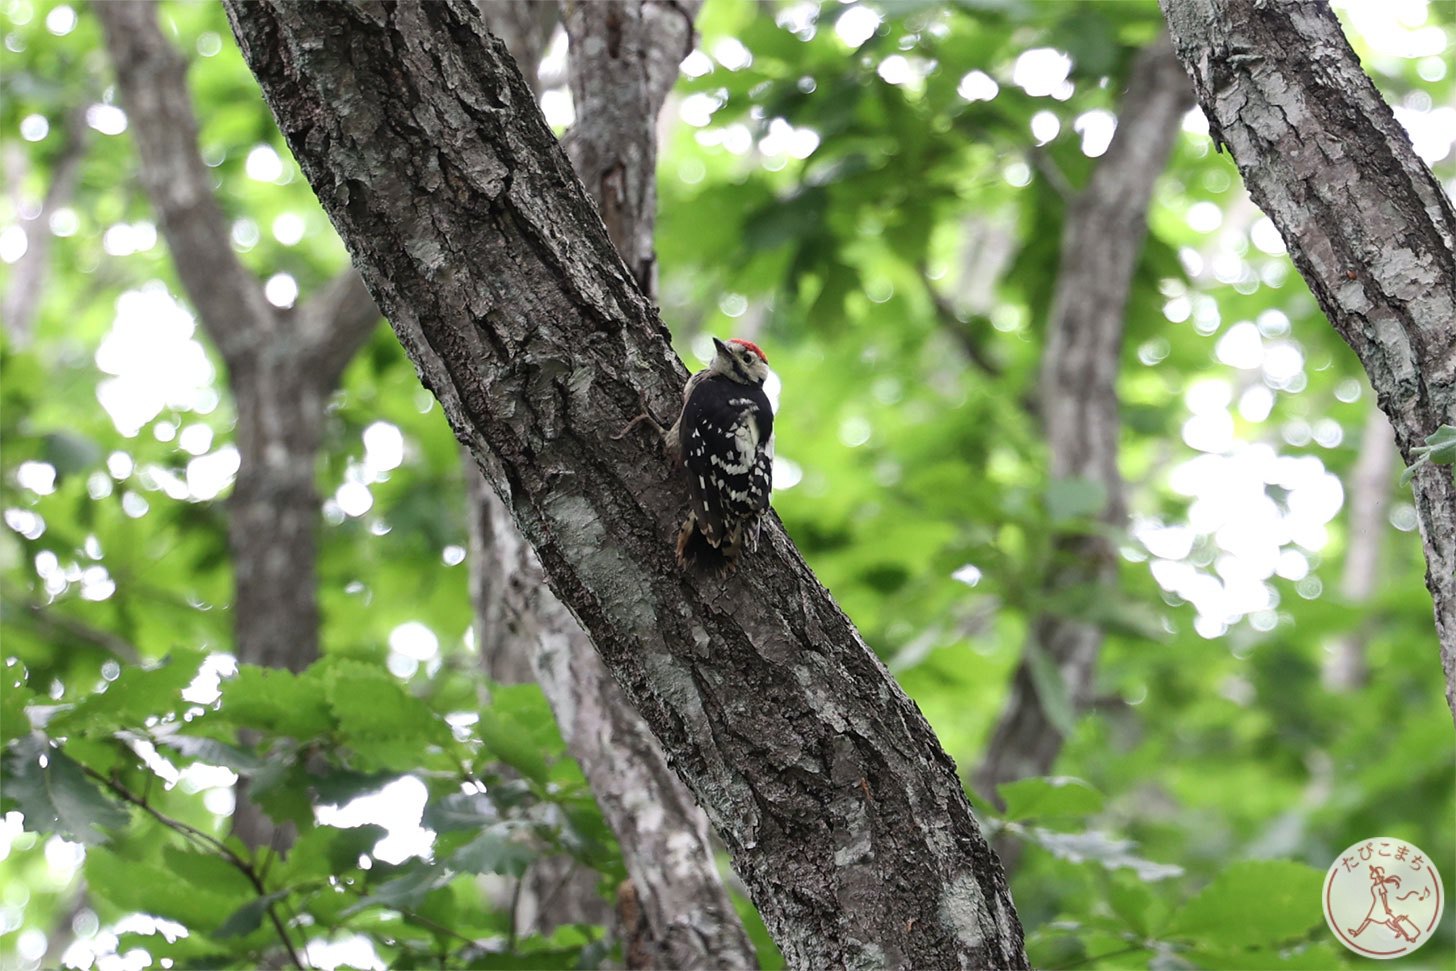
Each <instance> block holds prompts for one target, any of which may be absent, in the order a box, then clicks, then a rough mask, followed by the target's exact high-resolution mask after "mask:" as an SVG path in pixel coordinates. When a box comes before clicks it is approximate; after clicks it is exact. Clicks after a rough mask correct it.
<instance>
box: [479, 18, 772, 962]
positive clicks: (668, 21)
mask: <svg viewBox="0 0 1456 971" xmlns="http://www.w3.org/2000/svg"><path fill="white" fill-rule="evenodd" d="M513 6H517V5H516V4H514V3H510V4H505V5H498V4H484V5H482V6H481V7H480V9H481V13H482V15H483V16H484V17H485V22H486V25H487V26H488V27H489V28H490V29H491V30H492V32H497V31H496V26H497V22H498V17H497V15H498V14H509V13H510V9H509V8H511V7H513ZM525 6H531V7H535V8H536V12H539V10H540V8H542V7H546V8H549V7H551V6H552V5H550V4H525ZM587 6H589V7H590V10H589V11H588V12H586V13H583V12H582V11H581V10H580V8H576V9H573V11H572V12H573V16H574V18H575V21H576V26H575V28H574V30H575V33H573V35H572V48H571V59H570V68H569V70H570V79H571V85H572V88H573V90H579V91H582V92H586V93H587V96H586V97H585V98H583V99H578V100H577V102H576V122H575V124H574V125H573V126H572V128H571V132H570V135H569V136H568V138H567V150H568V154H570V156H571V160H572V164H573V166H574V167H575V168H576V170H577V172H578V173H582V172H584V171H598V172H600V171H610V172H613V173H616V175H617V176H618V178H584V179H583V183H584V185H585V188H586V189H587V192H588V194H590V195H591V196H592V197H593V200H594V201H595V202H596V203H597V205H598V206H599V207H600V208H605V207H606V205H607V203H608V201H609V194H610V193H614V192H615V191H617V190H618V189H620V188H622V187H623V185H624V184H630V185H634V186H638V187H639V188H640V187H641V186H642V184H643V183H644V182H645V184H646V185H647V186H648V187H649V189H648V194H647V195H646V196H645V197H639V198H640V200H641V202H642V204H641V205H638V206H636V207H634V208H631V209H628V208H624V207H621V206H620V205H618V206H617V208H616V209H615V210H614V212H615V214H616V217H617V219H618V220H619V222H618V231H619V233H620V240H618V242H619V246H618V252H619V253H621V254H622V256H623V259H624V260H625V259H629V258H631V256H632V255H633V254H638V255H642V254H645V259H644V260H642V262H641V263H640V266H641V267H642V268H643V269H644V273H643V274H642V276H643V278H645V279H646V280H647V281H649V282H650V281H651V278H652V274H651V272H650V269H651V266H652V258H651V254H652V250H651V247H652V229H653V225H654V223H655V222H656V219H655V217H656V212H655V205H654V204H653V202H652V195H651V189H650V187H651V185H652V182H653V179H654V171H653V170H654V167H655V159H656V154H657V153H656V145H657V134H656V126H655V124H653V122H654V121H655V120H656V117H657V113H658V111H659V110H660V109H661V107H662V104H663V102H664V101H665V100H666V98H667V95H668V92H669V91H670V90H671V87H672V83H673V81H674V79H675V78H676V74H677V65H678V63H679V62H680V61H681V60H682V58H683V57H684V56H686V54H687V52H688V50H689V49H690V47H691V38H692V29H691V28H692V25H691V20H690V17H691V16H692V14H693V13H694V12H695V10H696V7H697V4H696V3H695V2H692V0H684V2H683V3H682V4H681V5H674V7H673V8H672V10H671V11H670V13H671V16H668V17H662V16H654V11H657V12H659V13H660V12H661V11H659V10H658V8H660V7H663V6H665V4H662V3H658V2H648V3H643V2H642V0H605V2H597V3H593V4H590V5H587ZM499 19H500V20H501V21H502V22H504V24H505V26H506V28H507V32H506V34H504V35H502V39H503V40H505V41H506V44H507V47H508V49H509V50H511V52H512V56H513V57H514V58H515V60H516V63H517V66H521V67H523V69H524V70H525V71H526V72H527V75H528V77H529V76H530V75H531V74H533V73H534V64H535V61H533V60H530V58H532V57H533V56H535V55H534V53H533V52H534V51H538V50H539V48H540V45H539V44H535V45H534V46H533V45H532V44H531V43H530V42H529V39H527V40H522V39H521V35H520V32H519V31H516V35H517V40H516V42H515V43H512V41H511V37H510V32H511V30H512V29H513V28H512V25H513V24H514V23H515V22H516V21H518V20H519V15H518V14H517V15H516V16H502V17H500V18H499ZM588 20H594V21H602V20H604V21H605V23H603V24H601V26H602V27H603V28H605V27H607V26H611V25H613V24H615V25H616V26H615V29H616V30H617V31H618V34H617V36H616V38H615V40H614V42H613V43H611V44H604V43H598V44H596V45H590V44H589V43H588V41H587V39H586V38H585V37H583V36H582V34H581V26H582V23H583V22H585V21H588ZM535 23H536V24H537V25H538V26H539V24H540V21H536V22H535ZM497 33H499V32H497ZM588 36H590V35H589V34H588ZM598 36H606V35H605V34H604V33H603V34H598ZM587 47H591V48H592V49H591V52H590V55H588V54H587V51H586V50H585V48H587ZM523 57H525V58H527V60H522V58H523ZM662 64H666V65H667V66H668V67H670V68H671V70H670V71H660V70H653V67H654V66H655V65H662ZM634 115H635V117H636V122H637V123H635V124H631V123H625V122H626V121H628V120H630V119H631V118H632V117H633V116H634ZM643 122H645V124H644V123H643ZM588 157H589V158H590V159H591V160H592V161H591V165H592V166H596V169H592V168H590V167H588V165H587V162H586V160H587V158H588ZM612 198H615V197H612ZM618 201H620V200H618ZM644 246H645V249H644ZM624 247H625V248H624ZM648 292H649V294H650V291H648ZM469 464H470V468H469V469H468V471H467V475H468V476H469V477H470V481H471V483H472V485H471V510H470V523H471V540H472V542H471V566H472V571H473V575H472V589H473V591H474V599H475V611H476V618H477V623H476V629H477V632H478V635H479V636H478V641H477V643H479V644H480V648H481V658H482V660H483V661H484V662H485V664H486V666H487V671H488V672H489V673H490V674H491V676H492V677H495V678H497V679H500V680H503V681H523V680H527V679H532V678H534V679H535V680H536V681H537V682H538V683H539V684H540V685H541V689H542V691H543V692H544V693H545V695H546V698H547V699H548V700H549V701H550V703H551V708H552V711H553V712H554V713H555V715H556V720H557V724H558V725H559V726H560V729H561V735H562V738H563V739H565V741H566V746H567V750H568V751H569V752H570V753H571V754H572V757H574V758H575V759H576V760H577V762H578V763H580V765H581V767H582V771H583V772H584V773H585V775H586V777H587V781H588V782H589V783H590V784H591V789H592V793H593V794H594V795H595V796H596V801H597V805H598V806H600V807H601V810H602V815H603V816H604V817H605V819H606V820H607V823H608V825H610V826H611V828H612V831H613V833H615V835H616V837H617V842H618V844H620V846H621V848H622V858H623V860H624V861H625V863H626V867H627V872H628V875H629V878H630V879H629V881H628V882H627V883H626V884H624V885H623V887H622V888H621V892H620V893H619V906H618V915H617V916H618V917H619V925H620V927H619V930H620V931H621V932H622V937H623V940H622V947H623V954H624V957H625V961H626V965H627V967H629V968H679V969H690V968H747V967H754V966H755V965H756V957H755V955H754V951H753V945H752V944H751V943H750V941H749V939H748V935H747V934H746V933H745V932H744V930H743V925H742V923H741V922H740V921H739V919H738V915H737V914H736V913H735V912H734V910H733V904H732V901H731V900H730V899H729V897H728V893H727V891H726V890H725V889H724V887H723V882H722V880H721V879H720V878H719V876H718V869H717V864H716V860H715V859H714V853H713V849H712V845H711V844H710V842H709V841H708V826H707V819H706V817H704V815H703V812H702V810H700V809H699V808H698V807H697V804H696V803H695V802H694V801H693V797H692V796H691V794H689V793H688V791H687V790H686V788H684V786H683V784H682V782H681V780H679V779H678V778H677V776H676V775H675V774H674V773H673V771H672V767H671V766H669V765H668V764H667V759H666V758H665V756H664V755H663V754H662V749H661V748H660V747H659V746H658V744H657V740H656V739H655V738H654V737H653V735H652V732H651V730H650V729H649V728H648V727H647V725H646V723H645V722H643V720H642V716H640V715H639V714H637V712H636V710H635V709H634V708H633V707H632V705H631V703H630V702H628V701H627V699H626V698H625V697H624V696H623V694H622V690H621V688H619V687H617V683H616V682H615V681H613V680H612V677H611V675H610V674H608V673H607V670H606V668H605V667H604V666H603V664H602V660H601V658H600V657H598V655H597V652H596V649H595V648H594V647H593V646H592V643H591V640H590V639H589V638H588V637H587V635H586V632H585V631H583V630H582V629H581V625H580V624H578V623H577V622H576V618H574V617H572V616H571V613H570V612H569V611H568V610H567V609H566V608H565V607H563V606H562V605H561V601H560V600H558V599H557V598H556V597H555V596H554V595H553V594H552V593H551V591H550V589H549V588H548V587H547V585H546V579H545V577H544V576H543V574H542V571H541V564H540V563H539V562H538V561H537V559H536V554H535V553H534V552H533V551H532V550H531V548H530V545H529V544H527V543H525V542H524V541H523V540H522V539H521V536H520V533H519V532H518V531H517V529H516V526H515V523H514V522H512V521H511V518H510V513H509V512H507V511H506V508H505V506H504V505H503V504H502V503H501V501H500V499H499V498H497V497H496V495H495V493H494V492H493V491H492V490H491V488H490V485H489V484H488V483H486V482H485V480H484V479H483V478H482V477H481V475H480V473H479V471H478V470H477V469H476V468H475V460H474V458H470V459H469ZM543 862H544V861H543ZM536 869H537V868H536V867H533V868H532V872H531V874H530V876H531V878H532V880H533V883H535V884H536V885H537V886H538V887H539V886H541V885H545V884H546V879H545V878H547V877H548V876H549V877H550V878H551V882H550V884H549V885H550V886H552V887H553V888H554V887H559V886H560V885H561V882H562V879H563V875H561V874H557V873H552V874H549V875H548V874H546V873H544V872H543V873H541V874H537V873H536ZM578 891H580V892H578ZM567 893H572V894H573V896H572V897H571V899H565V900H564V899H563V898H564V897H565V895H566V894H567ZM552 899H553V901H554V903H553V905H552V907H551V911H552V912H551V913H548V914H543V915H541V916H542V917H544V918H546V919H547V921H548V922H549V923H552V924H556V923H564V922H572V921H576V922H582V921H585V922H588V923H603V922H604V921H603V919H602V917H600V916H595V917H592V916H589V915H590V914H591V913H592V911H593V908H597V909H600V908H601V907H602V906H603V901H602V900H601V897H600V895H599V894H598V893H597V887H596V876H595V874H593V873H586V872H583V873H580V874H578V875H577V877H575V878H571V880H570V883H569V884H568V886H567V889H565V890H559V891H557V892H555V893H554V894H553V896H552Z"/></svg>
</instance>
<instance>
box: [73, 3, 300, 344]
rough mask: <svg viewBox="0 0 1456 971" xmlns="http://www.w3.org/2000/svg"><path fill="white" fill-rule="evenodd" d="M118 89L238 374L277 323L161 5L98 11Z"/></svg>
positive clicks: (192, 285) (188, 277)
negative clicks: (238, 247)
mask: <svg viewBox="0 0 1456 971" xmlns="http://www.w3.org/2000/svg"><path fill="white" fill-rule="evenodd" d="M91 9H92V11H93V12H94V13H95V15H96V17H97V18H98V19H99V20H100V21H101V26H102V28H103V29H104V31H105V34H106V46H107V48H108V50H110V52H111V61H112V64H113V66H114V67H115V69H116V81H117V86H118V88H119V90H120V92H121V98H122V103H123V105H124V107H125V108H126V112H127V117H128V119H129V121H130V127H131V132H132V139H133V140H134V141H135V142H136V146H137V151H138V153H139V154H140V155H141V162H142V164H141V170H140V174H141V181H142V185H143V186H144V187H145V188H146V190H147V195H148V197H150V198H151V200H152V205H153V207H154V208H155V209H156V210H157V216H158V218H159V221H160V223H161V229H162V234H163V235H164V236H165V237H166V239H167V246H168V248H169V249H170V250H171V253H172V262H173V264H174V265H175V266H176V267H177V276H178V277H179V278H180V279H181V281H182V285H183V286H184V287H185V288H186V289H187V296H188V298H189V299H190V300H191V301H192V305H193V306H194V307H196V308H197V313H198V317H199V319H200V322H201V324H202V327H203V329H204V330H205V331H206V332H207V335H208V337H210V338H212V341H213V343H214V344H216V345H217V348H218V351H219V352H220V353H221V354H222V356H223V359H224V360H225V361H227V363H228V367H229V369H233V368H235V367H237V366H238V364H239V361H240V360H241V359H242V358H243V357H244V356H249V355H253V354H256V353H257V352H258V351H259V350H260V348H261V345H263V344H264V343H265V342H266V340H267V339H268V335H269V334H270V333H271V332H273V331H274V330H276V327H277V315H276V314H275V313H274V311H273V307H272V305H270V304H269V303H268V301H267V300H266V299H265V298H264V296H263V288H262V287H261V286H259V285H258V281H257V279H256V278H255V277H254V276H253V274H252V273H250V272H248V269H247V267H245V266H243V263H242V261H241V260H239V259H238V255H237V254H236V253H235V252H233V248H232V246H231V244H230V243H229V239H230V238H231V233H230V232H229V228H228V223H227V219H226V218H225V217H224V216H223V212H222V209H221V208H219V206H218V204H217V199H216V197H215V196H214V195H213V191H212V178H211V176H210V174H209V173H208V169H207V165H206V163H204V162H203V161H202V156H201V154H200V153H199V152H198V150H197V119H196V116H195V115H194V114H193V111H192V100H191V96H190V95H189V94H188V91H187V62H186V60H184V59H183V57H182V55H181V54H180V53H178V51H177V49H176V48H175V47H174V46H173V45H172V44H171V42H170V41H168V40H167V38H165V37H164V36H162V32H161V31H160V30H158V29H157V17H156V9H155V5H154V4H153V3H152V2H151V0H138V2H133V3H98V4H95V5H93V6H92V8H91Z"/></svg>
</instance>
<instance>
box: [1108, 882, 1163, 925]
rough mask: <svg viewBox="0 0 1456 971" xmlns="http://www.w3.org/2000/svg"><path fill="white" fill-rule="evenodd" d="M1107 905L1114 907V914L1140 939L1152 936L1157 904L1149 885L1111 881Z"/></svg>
mask: <svg viewBox="0 0 1456 971" xmlns="http://www.w3.org/2000/svg"><path fill="white" fill-rule="evenodd" d="M1107 903H1108V904H1109V905H1110V906H1111V907H1112V912H1113V913H1115V914H1116V915H1117V916H1118V917H1120V918H1122V920H1123V922H1124V923H1126V924H1127V926H1128V927H1129V928H1130V929H1131V930H1132V931H1133V932H1134V933H1135V934H1137V935H1138V936H1139V937H1149V936H1151V935H1152V933H1153V920H1152V916H1153V910H1154V906H1155V904H1154V900H1153V895H1152V893H1151V891H1149V890H1148V885H1147V884H1145V883H1143V882H1142V881H1141V880H1129V879H1112V880H1109V881H1108V886H1107Z"/></svg>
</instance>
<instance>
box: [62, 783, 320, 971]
mask: <svg viewBox="0 0 1456 971" xmlns="http://www.w3.org/2000/svg"><path fill="white" fill-rule="evenodd" d="M78 764H79V763H78ZM81 771H83V772H85V773H86V775H88V776H90V777H91V778H92V779H94V780H95V781H97V782H99V783H101V784H102V785H103V786H105V787H106V788H107V789H109V790H110V791H111V792H113V793H115V794H116V795H117V796H118V797H119V798H121V799H123V800H125V801H126V802H129V803H131V804H132V805H134V806H136V807H138V808H140V809H141V810H142V811H143V812H145V813H147V814H148V815H149V816H151V817H152V818H153V819H155V820H156V821H157V822H159V823H161V824H162V825H163V826H165V827H167V828H168V829H170V830H172V831H173V832H175V833H179V834H180V835H181V836H182V837H183V838H184V839H186V840H188V841H189V842H192V843H196V844H197V845H199V846H202V847H203V848H205V849H207V850H210V851H212V852H213V853H216V854H217V855H218V856H220V857H222V858H223V859H224V860H225V861H227V862H228V863H229V864H231V865H232V866H233V868H234V869H236V870H237V871H238V872H239V873H241V874H242V875H243V876H244V877H246V878H247V880H248V882H249V883H250V884H252V885H253V890H254V892H256V893H257V894H258V896H259V897H266V896H268V887H267V885H266V884H264V883H263V878H262V877H261V876H259V875H258V871H257V870H256V869H254V867H253V865H252V864H251V863H249V862H248V861H247V860H245V859H243V858H242V857H241V856H239V855H238V854H237V853H235V852H233V850H232V848H231V847H229V846H228V845H227V844H226V843H224V842H222V841H221V840H219V839H216V838H214V837H212V836H209V835H208V834H206V833H204V832H203V831H202V830H200V829H198V828H197V827H196V826H193V825H191V824H189V823H184V822H182V821H181V820H180V819H173V818H172V817H171V816H168V815H167V814H166V813H163V812H162V811H161V810H159V809H157V808H156V807H155V806H153V805H152V804H151V803H150V802H148V801H147V800H146V799H145V798H143V797H142V796H139V795H137V794H136V793H134V792H132V791H131V790H130V789H128V788H127V787H126V786H124V785H122V784H121V783H120V782H118V781H117V780H115V779H113V778H111V777H110V776H105V775H102V774H101V773H100V772H97V771H96V770H95V769H92V768H91V767H89V766H86V765H82V766H81ZM264 909H265V910H266V912H267V914H268V919H269V922H270V923H272V925H273V929H274V930H275V931H277V932H278V937H279V939H280V940H281V941H282V942H283V947H284V949H285V950H286V951H288V957H289V959H290V960H291V961H292V962H293V966H294V967H295V968H304V967H306V966H307V965H305V964H304V962H303V959H302V958H301V957H300V956H299V953H298V950H297V949H296V948H295V947H294V946H293V939H292V938H291V937H289V936H288V930H287V928H285V927H284V925H283V920H282V918H280V917H279V916H278V910H277V906H276V901H275V902H270V903H268V904H267V905H266V906H265V908H264Z"/></svg>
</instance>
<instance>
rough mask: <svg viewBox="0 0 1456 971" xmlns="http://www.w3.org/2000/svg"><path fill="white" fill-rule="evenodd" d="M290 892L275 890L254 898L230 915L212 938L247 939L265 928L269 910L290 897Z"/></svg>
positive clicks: (214, 932)
mask: <svg viewBox="0 0 1456 971" xmlns="http://www.w3.org/2000/svg"><path fill="white" fill-rule="evenodd" d="M289 892H290V891H288V890H275V891H273V892H272V893H270V894H267V895H265V896H262V897H254V898H253V899H252V900H249V901H248V902H247V903H245V904H243V905H242V906H241V907H239V908H238V909H237V910H235V911H233V912H232V913H231V914H230V915H228V919H227V920H225V921H223V922H222V924H220V925H219V926H218V928H217V930H215V931H213V932H212V936H213V937H214V938H216V939H217V940H219V941H222V940H226V939H228V938H229V937H246V936H247V935H249V934H251V933H253V931H255V930H257V929H258V928H259V927H261V926H263V915H264V914H266V913H267V912H268V908H269V907H271V906H272V905H273V904H274V903H275V902H276V901H279V900H282V899H283V898H284V897H286V896H288V894H289Z"/></svg>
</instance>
